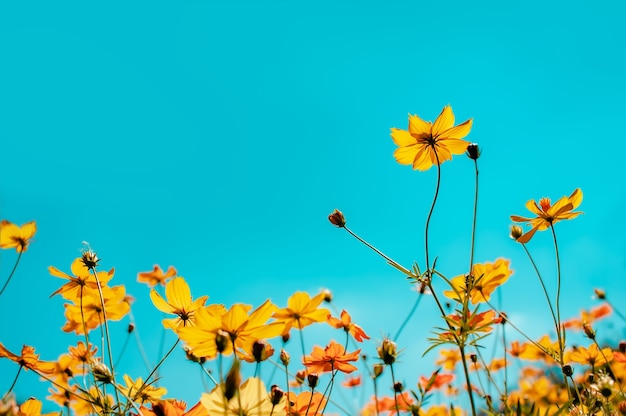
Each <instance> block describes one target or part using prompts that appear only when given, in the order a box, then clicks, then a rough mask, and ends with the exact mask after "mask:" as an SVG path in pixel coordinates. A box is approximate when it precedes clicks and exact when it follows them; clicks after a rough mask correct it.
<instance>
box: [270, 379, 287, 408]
mask: <svg viewBox="0 0 626 416" xmlns="http://www.w3.org/2000/svg"><path fill="white" fill-rule="evenodd" d="M284 395H285V392H284V391H282V390H281V389H280V388H279V387H278V386H277V385H276V384H274V385H273V386H272V388H271V389H270V402H271V403H272V405H273V406H276V405H277V404H278V403H280V401H281V399H282V398H283V396H284Z"/></svg>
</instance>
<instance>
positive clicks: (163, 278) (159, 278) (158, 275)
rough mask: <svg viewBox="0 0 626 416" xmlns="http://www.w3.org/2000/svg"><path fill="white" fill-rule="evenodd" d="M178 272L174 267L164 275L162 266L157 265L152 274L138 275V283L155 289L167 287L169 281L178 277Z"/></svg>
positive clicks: (142, 273) (143, 273)
mask: <svg viewBox="0 0 626 416" xmlns="http://www.w3.org/2000/svg"><path fill="white" fill-rule="evenodd" d="M177 273H178V272H177V271H176V269H175V268H174V267H172V266H170V267H169V268H168V269H167V271H166V272H165V273H164V272H163V269H161V266H159V265H158V264H155V265H154V267H153V268H152V271H150V272H141V273H139V274H138V275H137V281H138V282H141V283H146V284H147V285H148V286H150V287H155V286H156V285H162V286H165V285H166V283H167V281H168V280H169V279H170V278H171V277H174V276H176V274H177Z"/></svg>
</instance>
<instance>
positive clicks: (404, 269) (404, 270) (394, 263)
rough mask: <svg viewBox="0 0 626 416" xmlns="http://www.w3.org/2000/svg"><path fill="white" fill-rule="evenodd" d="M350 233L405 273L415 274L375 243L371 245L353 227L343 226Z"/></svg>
mask: <svg viewBox="0 0 626 416" xmlns="http://www.w3.org/2000/svg"><path fill="white" fill-rule="evenodd" d="M343 228H344V229H345V230H346V231H347V232H348V233H350V235H351V236H352V237H354V238H356V239H357V240H359V241H360V242H361V243H363V244H364V245H365V246H367V247H368V248H369V249H371V250H373V251H374V252H375V253H376V254H378V255H379V256H381V257H382V258H384V259H385V260H387V262H388V263H389V264H391V265H392V266H394V267H395V268H397V269H399V270H401V271H402V272H403V273H405V274H406V275H408V276H412V275H413V274H412V273H411V272H410V271H409V270H407V269H406V268H404V267H403V266H402V265H400V264H399V263H398V262H396V261H395V260H393V259H392V258H390V257H389V256H387V255H385V253H383V252H382V251H380V250H379V249H377V248H376V247H374V246H373V245H371V244H370V243H368V242H367V241H365V240H363V239H362V238H361V237H359V236H358V235H357V234H356V233H355V232H354V231H352V230H351V229H349V228H348V227H346V226H344V227H343Z"/></svg>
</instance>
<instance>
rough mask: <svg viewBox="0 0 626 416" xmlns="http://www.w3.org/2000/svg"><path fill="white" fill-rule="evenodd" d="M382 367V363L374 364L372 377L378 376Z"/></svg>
mask: <svg viewBox="0 0 626 416" xmlns="http://www.w3.org/2000/svg"><path fill="white" fill-rule="evenodd" d="M384 369H385V366H384V365H383V364H374V378H378V377H380V375H381V374H382V373H383V370H384Z"/></svg>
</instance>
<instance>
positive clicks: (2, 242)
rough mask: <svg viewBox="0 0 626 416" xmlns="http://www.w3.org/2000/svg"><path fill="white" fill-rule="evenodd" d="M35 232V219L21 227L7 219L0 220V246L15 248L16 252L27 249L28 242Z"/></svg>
mask: <svg viewBox="0 0 626 416" xmlns="http://www.w3.org/2000/svg"><path fill="white" fill-rule="evenodd" d="M35 232H37V224H35V221H31V222H27V223H26V224H23V225H22V226H21V227H20V226H18V225H16V224H13V223H11V222H9V221H7V220H2V221H1V222H0V248H15V250H16V251H17V252H18V253H23V252H25V251H26V250H28V243H29V242H30V239H31V238H33V236H34V235H35Z"/></svg>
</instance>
